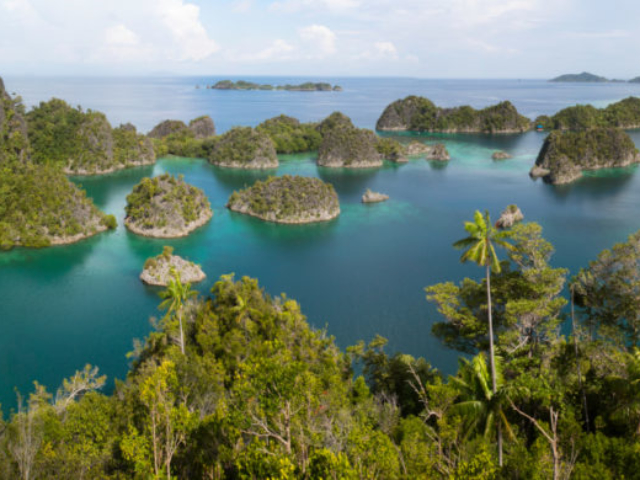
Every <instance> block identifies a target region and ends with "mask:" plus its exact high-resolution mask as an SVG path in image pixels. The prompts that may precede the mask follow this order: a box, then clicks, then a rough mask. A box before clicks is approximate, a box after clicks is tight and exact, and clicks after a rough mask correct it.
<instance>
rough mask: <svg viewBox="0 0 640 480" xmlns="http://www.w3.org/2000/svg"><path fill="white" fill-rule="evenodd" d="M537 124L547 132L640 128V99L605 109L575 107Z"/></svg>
mask: <svg viewBox="0 0 640 480" xmlns="http://www.w3.org/2000/svg"><path fill="white" fill-rule="evenodd" d="M536 123H537V124H540V125H542V126H543V127H544V128H545V129H547V130H585V129H589V128H596V127H615V128H625V129H630V128H638V127H640V98H638V97H628V98H625V99H624V100H620V101H619V102H615V103H612V104H610V105H608V106H607V107H605V108H595V107H593V106H592V105H575V106H573V107H568V108H565V109H562V110H560V111H559V112H558V113H556V114H555V115H553V116H552V117H548V116H543V117H538V118H537V119H536Z"/></svg>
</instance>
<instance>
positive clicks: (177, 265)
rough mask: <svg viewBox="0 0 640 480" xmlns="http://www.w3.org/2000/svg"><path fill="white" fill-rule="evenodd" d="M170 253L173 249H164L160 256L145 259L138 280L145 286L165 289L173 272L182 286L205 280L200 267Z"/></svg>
mask: <svg viewBox="0 0 640 480" xmlns="http://www.w3.org/2000/svg"><path fill="white" fill-rule="evenodd" d="M172 253H173V248H171V247H164V251H163V252H162V253H161V254H160V255H158V256H157V257H152V258H149V259H147V261H146V262H145V264H144V269H143V270H142V273H141V274H140V280H142V281H143V282H144V283H146V284H147V285H155V286H159V287H166V286H167V285H169V282H170V281H172V280H173V279H174V272H175V274H177V275H179V278H180V281H181V282H182V283H183V284H185V283H196V282H201V281H202V280H204V279H205V278H206V275H205V274H204V272H203V271H202V268H201V267H200V265H196V264H195V263H193V262H190V261H188V260H185V259H184V258H182V257H179V256H178V255H173V254H172Z"/></svg>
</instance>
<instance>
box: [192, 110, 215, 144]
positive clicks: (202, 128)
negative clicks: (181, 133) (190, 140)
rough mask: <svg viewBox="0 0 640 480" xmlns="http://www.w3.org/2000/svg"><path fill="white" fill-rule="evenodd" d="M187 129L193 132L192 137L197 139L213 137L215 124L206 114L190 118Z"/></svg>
mask: <svg viewBox="0 0 640 480" xmlns="http://www.w3.org/2000/svg"><path fill="white" fill-rule="evenodd" d="M189 130H191V131H192V132H193V135H194V138H196V139H198V140H201V139H203V138H207V137H213V136H214V135H215V134H216V126H215V124H214V123H213V120H212V119H211V117H210V116H208V115H204V116H202V117H198V118H194V119H193V120H191V121H190V122H189Z"/></svg>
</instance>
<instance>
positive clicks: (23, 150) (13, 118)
mask: <svg viewBox="0 0 640 480" xmlns="http://www.w3.org/2000/svg"><path fill="white" fill-rule="evenodd" d="M27 150H28V130H27V121H26V119H25V116H24V107H23V106H22V104H21V103H19V102H18V101H16V100H14V99H13V98H11V96H10V95H9V94H8V93H7V92H6V91H5V89H4V82H3V80H2V78H1V77H0V152H2V151H5V152H7V153H8V152H11V153H15V154H16V155H17V156H18V158H19V159H20V160H21V161H26V160H27Z"/></svg>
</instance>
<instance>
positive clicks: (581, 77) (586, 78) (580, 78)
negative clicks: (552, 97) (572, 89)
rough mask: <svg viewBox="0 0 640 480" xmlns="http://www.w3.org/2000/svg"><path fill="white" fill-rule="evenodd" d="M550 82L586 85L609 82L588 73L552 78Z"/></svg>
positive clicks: (568, 74)
mask: <svg viewBox="0 0 640 480" xmlns="http://www.w3.org/2000/svg"><path fill="white" fill-rule="evenodd" d="M549 81H550V82H587V83H594V82H596V83H602V82H608V81H609V80H608V79H607V78H605V77H601V76H600V75H594V74H593V73H589V72H582V73H567V74H565V75H560V76H559V77H556V78H552V79H551V80H549Z"/></svg>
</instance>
